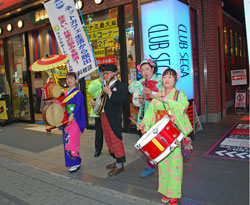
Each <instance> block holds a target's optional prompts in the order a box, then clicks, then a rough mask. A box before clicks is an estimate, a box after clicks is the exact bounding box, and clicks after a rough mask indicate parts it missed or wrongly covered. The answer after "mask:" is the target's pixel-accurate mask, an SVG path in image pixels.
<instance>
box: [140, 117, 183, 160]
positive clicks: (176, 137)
mask: <svg viewBox="0 0 250 205" xmlns="http://www.w3.org/2000/svg"><path fill="white" fill-rule="evenodd" d="M183 137H184V134H183V133H182V132H181V131H180V130H179V129H178V128H177V127H176V126H175V125H174V123H173V122H172V121H171V120H170V118H169V117H168V116H164V117H163V118H162V119H161V120H159V121H158V122H157V123H156V124H155V125H154V126H153V127H152V128H151V129H150V130H149V131H148V132H147V133H145V134H144V135H143V136H142V137H141V138H140V139H139V140H138V141H137V143H136V144H135V148H136V149H138V150H140V151H141V152H142V153H143V154H144V155H146V157H147V158H148V159H149V162H150V163H151V164H157V163H159V162H160V161H161V160H163V159H164V158H165V157H166V156H167V155H169V154H170V153H171V152H172V151H173V150H174V149H175V148H176V147H177V146H178V145H179V144H180V142H181V140H182V139H183Z"/></svg>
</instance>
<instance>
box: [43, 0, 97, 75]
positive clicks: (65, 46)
mask: <svg viewBox="0 0 250 205" xmlns="http://www.w3.org/2000/svg"><path fill="white" fill-rule="evenodd" d="M44 7H45V9H46V11H47V13H48V16H49V20H50V23H51V26H52V28H53V31H54V33H55V36H56V39H57V42H58V44H59V46H60V49H61V52H62V53H63V54H64V55H67V56H68V57H69V61H68V63H67V67H68V71H69V72H76V73H77V75H78V77H79V78H82V77H85V76H87V75H89V74H90V73H91V72H93V71H94V70H96V69H97V67H96V65H95V60H94V56H93V53H92V50H91V47H90V45H89V42H88V39H87V37H86V35H85V32H84V30H83V27H82V24H81V21H80V18H79V16H78V13H77V10H76V9H75V3H74V0H50V1H48V2H46V3H44Z"/></svg>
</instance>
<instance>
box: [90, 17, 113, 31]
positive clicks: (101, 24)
mask: <svg viewBox="0 0 250 205" xmlns="http://www.w3.org/2000/svg"><path fill="white" fill-rule="evenodd" d="M115 27H118V25H117V19H115V18H114V19H109V20H106V21H98V22H94V23H90V24H87V25H86V29H87V31H88V33H91V32H94V31H100V30H107V29H110V28H115Z"/></svg>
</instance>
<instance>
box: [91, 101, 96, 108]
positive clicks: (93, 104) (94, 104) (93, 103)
mask: <svg viewBox="0 0 250 205" xmlns="http://www.w3.org/2000/svg"><path fill="white" fill-rule="evenodd" d="M90 105H92V106H93V107H95V106H96V103H95V101H94V100H93V99H92V100H90Z"/></svg>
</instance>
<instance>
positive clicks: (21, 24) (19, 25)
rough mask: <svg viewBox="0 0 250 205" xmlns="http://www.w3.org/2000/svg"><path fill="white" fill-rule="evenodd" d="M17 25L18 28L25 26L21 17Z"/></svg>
mask: <svg viewBox="0 0 250 205" xmlns="http://www.w3.org/2000/svg"><path fill="white" fill-rule="evenodd" d="M17 26H18V28H22V27H23V20H22V19H20V20H19V21H18V22H17Z"/></svg>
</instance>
